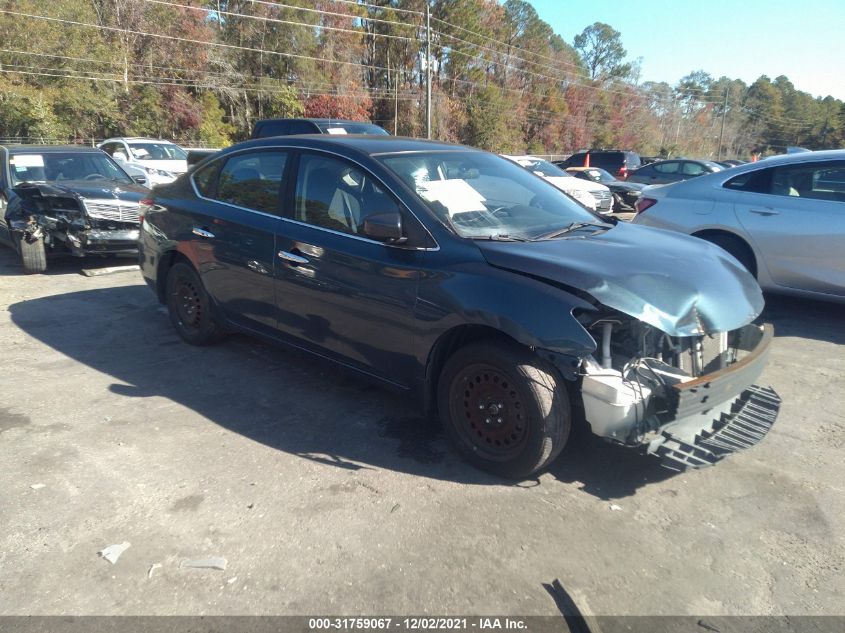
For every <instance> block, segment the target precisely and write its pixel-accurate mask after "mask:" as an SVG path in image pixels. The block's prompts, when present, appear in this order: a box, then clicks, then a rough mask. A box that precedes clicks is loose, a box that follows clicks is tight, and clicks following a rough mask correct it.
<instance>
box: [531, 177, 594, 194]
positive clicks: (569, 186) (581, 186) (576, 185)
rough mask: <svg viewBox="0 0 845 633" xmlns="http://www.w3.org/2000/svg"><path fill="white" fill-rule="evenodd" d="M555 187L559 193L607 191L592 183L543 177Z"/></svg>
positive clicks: (564, 178) (578, 179) (577, 179)
mask: <svg viewBox="0 0 845 633" xmlns="http://www.w3.org/2000/svg"><path fill="white" fill-rule="evenodd" d="M543 178H544V179H545V180H548V181H549V182H550V183H552V184H553V185H554V186H555V187H557V188H558V189H560V190H561V191H571V190H573V189H577V190H578V191H588V192H589V191H598V190H599V189H607V187H605V186H604V185H598V184H596V183H594V182H587V181H586V180H581V179H580V178H574V177H573V178H570V177H568V176H543Z"/></svg>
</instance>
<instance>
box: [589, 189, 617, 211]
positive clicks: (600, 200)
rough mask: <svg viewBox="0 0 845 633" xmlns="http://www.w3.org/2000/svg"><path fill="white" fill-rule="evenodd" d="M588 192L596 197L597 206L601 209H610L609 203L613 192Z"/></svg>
mask: <svg viewBox="0 0 845 633" xmlns="http://www.w3.org/2000/svg"><path fill="white" fill-rule="evenodd" d="M590 193H591V194H593V197H594V198H595V199H596V207H597V208H599V209H601V210H602V211H607V210H608V209H610V205H611V204H612V203H613V194H611V193H610V191H591V192H590Z"/></svg>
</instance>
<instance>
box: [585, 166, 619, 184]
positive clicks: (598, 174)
mask: <svg viewBox="0 0 845 633" xmlns="http://www.w3.org/2000/svg"><path fill="white" fill-rule="evenodd" d="M590 176H591V177H592V179H593V180H594V181H595V182H613V181H615V180H616V178H614V177H613V176H611V175H610V172H609V171H607V170H604V169H601V168H600V167H595V168H593V169H590Z"/></svg>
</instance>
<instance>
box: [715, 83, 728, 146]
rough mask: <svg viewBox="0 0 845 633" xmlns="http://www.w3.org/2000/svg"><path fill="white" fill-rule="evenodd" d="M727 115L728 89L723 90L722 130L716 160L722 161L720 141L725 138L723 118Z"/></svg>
mask: <svg viewBox="0 0 845 633" xmlns="http://www.w3.org/2000/svg"><path fill="white" fill-rule="evenodd" d="M727 114H728V89H727V87H726V88H725V103H724V105H722V129H721V130H720V131H719V154H718V158H717V159H716V160H721V159H722V139H723V138H724V137H725V116H726V115H727Z"/></svg>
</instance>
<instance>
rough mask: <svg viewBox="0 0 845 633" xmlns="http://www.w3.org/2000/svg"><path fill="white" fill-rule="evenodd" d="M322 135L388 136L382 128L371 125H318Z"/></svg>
mask: <svg viewBox="0 0 845 633" xmlns="http://www.w3.org/2000/svg"><path fill="white" fill-rule="evenodd" d="M317 127H319V128H320V131H321V132H322V133H323V134H378V135H379V136H390V134H389V133H388V132H387V130H385V129H384V128H382V127H379V126H378V125H374V124H372V123H318V124H317Z"/></svg>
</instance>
